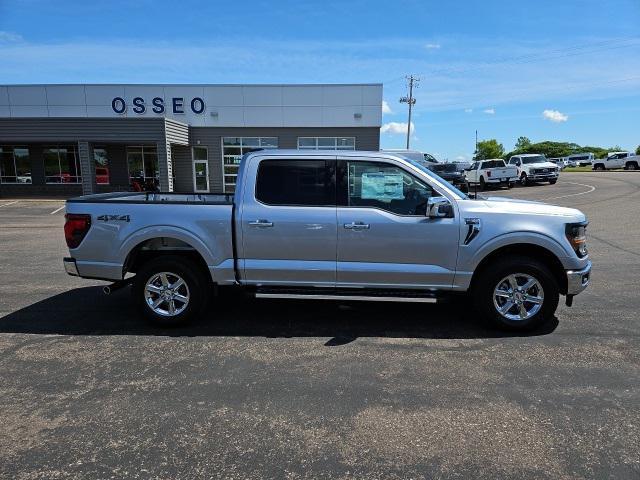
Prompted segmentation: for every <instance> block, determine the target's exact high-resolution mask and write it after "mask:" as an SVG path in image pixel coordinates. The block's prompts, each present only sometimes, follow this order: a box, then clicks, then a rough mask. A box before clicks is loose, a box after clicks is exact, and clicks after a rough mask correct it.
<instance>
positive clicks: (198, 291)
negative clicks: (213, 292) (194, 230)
mask: <svg viewBox="0 0 640 480" xmlns="http://www.w3.org/2000/svg"><path fill="white" fill-rule="evenodd" d="M160 272H170V273H175V274H176V275H178V276H180V277H181V278H182V279H183V280H184V281H185V283H186V284H187V287H188V289H189V304H188V305H187V307H186V308H185V309H184V311H182V312H181V313H180V314H179V315H176V316H172V317H168V316H163V315H160V314H157V313H155V312H154V311H153V310H152V309H151V308H150V307H149V305H148V304H147V302H146V299H145V295H144V291H145V286H146V283H147V281H148V280H149V279H150V278H151V277H152V276H153V275H155V274H157V273H160ZM204 288H205V279H204V275H202V273H201V272H200V270H199V268H198V266H197V265H196V264H195V263H194V262H192V261H191V260H190V259H187V258H180V257H176V256H168V255H167V256H160V257H157V258H155V259H153V260H150V261H149V262H148V263H146V264H145V265H144V266H143V267H142V268H141V269H140V270H139V271H138V273H137V274H136V277H135V279H134V282H133V290H132V293H133V298H134V302H135V303H136V305H137V307H138V310H139V312H140V313H141V315H142V316H143V317H144V318H145V319H146V320H148V321H150V322H152V323H153V324H156V325H162V326H179V325H185V324H187V323H189V321H191V320H192V319H193V318H194V317H195V316H196V315H197V314H199V313H200V312H201V311H202V309H203V307H204V304H205V300H206V296H205V291H204Z"/></svg>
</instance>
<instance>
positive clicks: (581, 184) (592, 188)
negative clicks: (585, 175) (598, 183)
mask: <svg viewBox="0 0 640 480" xmlns="http://www.w3.org/2000/svg"><path fill="white" fill-rule="evenodd" d="M560 183H570V184H571V185H580V186H581V187H587V188H590V189H591V190H587V191H586V192H578V193H569V194H567V195H560V196H559V197H548V198H542V199H540V201H545V200H557V199H558V198H567V197H577V196H578V195H586V194H587V193H591V192H593V191H594V190H595V189H596V187H594V186H593V185H586V184H584V183H576V182H560Z"/></svg>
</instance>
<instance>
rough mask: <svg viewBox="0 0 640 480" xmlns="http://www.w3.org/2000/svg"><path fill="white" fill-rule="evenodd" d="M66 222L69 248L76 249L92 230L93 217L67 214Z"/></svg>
mask: <svg viewBox="0 0 640 480" xmlns="http://www.w3.org/2000/svg"><path fill="white" fill-rule="evenodd" d="M64 218H65V222H64V238H65V240H66V241H67V246H68V247H69V248H76V247H77V246H78V245H80V243H81V242H82V240H83V239H84V237H85V235H86V234H87V232H88V231H89V228H91V215H87V214H84V213H67V214H66V215H65V216H64Z"/></svg>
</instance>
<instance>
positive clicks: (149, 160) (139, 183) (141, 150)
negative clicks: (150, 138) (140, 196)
mask: <svg viewBox="0 0 640 480" xmlns="http://www.w3.org/2000/svg"><path fill="white" fill-rule="evenodd" d="M127 166H128V167H129V183H130V184H131V187H132V188H133V190H134V191H136V192H144V191H155V190H157V189H158V184H159V180H160V176H159V173H158V149H157V148H156V147H155V146H146V145H143V146H136V147H127Z"/></svg>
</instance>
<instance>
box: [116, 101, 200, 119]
mask: <svg viewBox="0 0 640 480" xmlns="http://www.w3.org/2000/svg"><path fill="white" fill-rule="evenodd" d="M131 104H132V105H131V110H133V112H134V113H137V114H140V115H141V114H143V113H145V112H146V111H147V108H150V109H151V111H152V112H153V113H158V114H163V113H165V110H166V108H169V109H170V111H171V112H173V113H174V114H178V115H179V114H181V113H185V109H186V108H189V109H191V111H192V112H193V113H195V114H198V115H199V114H201V113H204V110H205V104H204V100H202V98H200V97H193V98H192V99H191V101H190V102H185V100H184V97H173V98H171V102H170V103H169V105H165V102H164V98H162V97H154V98H153V99H152V100H151V104H150V105H147V103H146V102H145V100H144V98H142V97H135V98H134V99H133V100H132V102H131ZM111 108H112V109H113V111H114V112H115V113H117V114H123V113H125V112H126V111H127V102H125V100H124V98H122V97H114V99H113V100H111Z"/></svg>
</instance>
